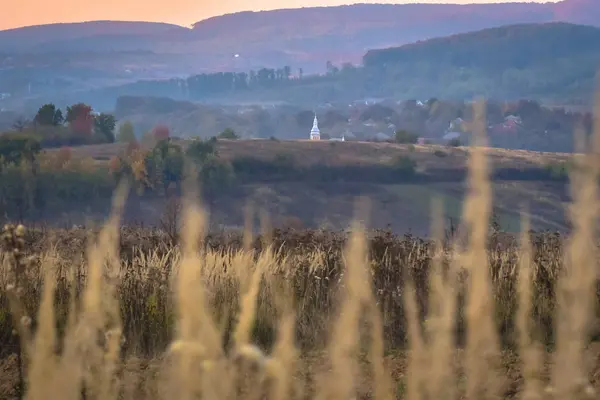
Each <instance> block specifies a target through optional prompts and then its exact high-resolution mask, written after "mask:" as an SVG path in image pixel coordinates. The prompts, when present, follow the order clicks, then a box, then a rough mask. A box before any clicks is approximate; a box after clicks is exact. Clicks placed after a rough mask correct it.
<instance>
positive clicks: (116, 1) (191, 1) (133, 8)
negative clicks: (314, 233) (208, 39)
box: [0, 0, 548, 30]
mask: <svg viewBox="0 0 600 400" xmlns="http://www.w3.org/2000/svg"><path fill="white" fill-rule="evenodd" d="M512 1H513V2H514V1H519V0H512ZM527 1H529V2H531V1H535V2H538V3H543V2H548V1H545V0H527ZM360 2H361V3H462V4H468V3H498V2H502V1H499V0H477V1H471V0H454V1H436V0H413V1H411V0H405V1H389V0H388V1H386V0H375V1H370V0H362V1H360ZM522 2H523V1H522ZM340 4H349V2H348V1H343V0H341V1H340V0H287V1H283V0H225V1H222V0H98V1H86V0H54V1H41V0H19V1H10V0H8V4H7V6H5V7H3V9H2V13H0V30H3V29H10V28H16V27H20V26H27V25H39V24H48V23H55V22H81V21H93V20H122V21H156V22H169V23H173V24H178V25H184V26H189V25H190V24H192V23H194V22H198V21H199V20H202V19H204V18H208V17H211V16H215V15H221V14H226V13H231V12H236V11H245V10H269V9H277V8H296V7H312V6H330V5H340Z"/></svg>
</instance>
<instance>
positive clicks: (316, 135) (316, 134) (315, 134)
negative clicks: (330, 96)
mask: <svg viewBox="0 0 600 400" xmlns="http://www.w3.org/2000/svg"><path fill="white" fill-rule="evenodd" d="M310 140H321V131H319V121H317V114H315V120H314V121H313V127H312V129H311V130H310Z"/></svg>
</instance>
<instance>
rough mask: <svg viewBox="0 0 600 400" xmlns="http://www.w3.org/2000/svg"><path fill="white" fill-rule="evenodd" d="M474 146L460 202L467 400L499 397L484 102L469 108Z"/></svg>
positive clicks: (489, 189) (489, 188)
mask: <svg viewBox="0 0 600 400" xmlns="http://www.w3.org/2000/svg"><path fill="white" fill-rule="evenodd" d="M473 112H474V119H473V133H474V146H473V147H472V149H471V151H470V156H469V161H468V166H469V176H468V193H467V197H466V199H465V203H464V214H463V215H464V219H465V222H466V224H467V227H468V232H469V245H468V249H467V253H466V256H465V263H466V267H467V270H468V272H469V286H468V294H467V304H466V320H467V348H466V363H465V370H466V374H467V392H466V396H467V398H468V399H473V400H475V399H477V400H482V399H493V398H496V397H497V396H499V389H500V386H499V377H498V374H497V372H496V366H495V365H494V364H495V363H496V362H497V358H498V354H499V352H498V340H497V337H496V331H495V327H494V322H493V319H492V316H493V315H494V310H493V304H492V299H493V297H492V291H491V288H490V275H489V263H488V258H487V237H488V223H489V219H490V212H491V187H490V183H489V172H488V164H487V161H486V156H485V151H486V150H485V146H486V144H487V143H486V139H485V130H486V128H485V126H486V123H485V103H484V102H483V101H478V102H476V103H475V105H474V107H473Z"/></svg>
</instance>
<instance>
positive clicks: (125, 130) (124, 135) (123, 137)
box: [117, 121, 136, 143]
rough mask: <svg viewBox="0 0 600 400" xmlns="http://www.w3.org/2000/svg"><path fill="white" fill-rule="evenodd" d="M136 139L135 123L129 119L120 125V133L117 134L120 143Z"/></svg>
mask: <svg viewBox="0 0 600 400" xmlns="http://www.w3.org/2000/svg"><path fill="white" fill-rule="evenodd" d="M135 140H136V137H135V130H134V129H133V124H132V123H131V122H129V121H125V122H123V123H122V124H121V126H119V133H118V134H117V142H119V143H131V142H134V141H135Z"/></svg>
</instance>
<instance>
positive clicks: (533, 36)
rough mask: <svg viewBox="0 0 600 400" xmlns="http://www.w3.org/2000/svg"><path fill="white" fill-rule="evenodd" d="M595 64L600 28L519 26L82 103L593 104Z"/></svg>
mask: <svg viewBox="0 0 600 400" xmlns="http://www.w3.org/2000/svg"><path fill="white" fill-rule="evenodd" d="M599 67H600V28H594V27H589V26H583V25H573V24H565V23H549V24H520V25H511V26H505V27H501V28H492V29H485V30H481V31H477V32H471V33H467V34H461V35H455V36H450V37H444V38H437V39H431V40H427V41H422V42H418V43H414V44H410V45H405V46H402V47H398V48H391V49H383V50H371V51H369V52H367V53H366V55H365V56H364V66H361V67H358V66H353V65H352V64H349V63H345V64H342V65H335V64H334V63H328V65H327V73H326V74H323V75H306V76H303V75H300V76H295V75H294V74H293V69H292V68H291V67H290V66H282V67H280V68H262V69H260V70H253V71H249V72H219V73H207V74H200V75H194V76H191V77H189V78H187V79H172V80H169V81H143V82H137V83H133V84H129V85H126V86H120V87H114V88H105V89H101V90H97V91H94V92H90V94H89V95H88V97H85V98H84V99H85V100H86V101H90V102H91V101H94V99H95V100H96V101H98V99H111V98H115V99H116V98H117V97H118V96H122V95H130V94H131V95H138V96H167V97H172V98H177V99H185V100H200V101H215V102H219V101H224V102H225V101H271V102H274V101H285V102H289V103H297V104H303V105H305V106H311V107H313V106H314V105H315V103H324V102H348V101H353V100H358V99H362V98H366V97H379V98H393V99H396V100H409V99H420V100H427V99H429V98H432V97H437V98H444V99H455V100H470V99H472V98H473V97H478V96H485V97H488V98H492V99H495V100H517V99H522V98H525V99H534V100H538V101H542V102H547V103H553V104H558V105H567V104H569V105H574V104H584V105H585V104H590V103H591V100H592V97H591V95H592V92H593V88H594V76H595V73H596V71H597V70H598V69H599ZM79 98H81V96H80V97H79ZM107 101H108V100H107ZM113 101H114V100H113Z"/></svg>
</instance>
